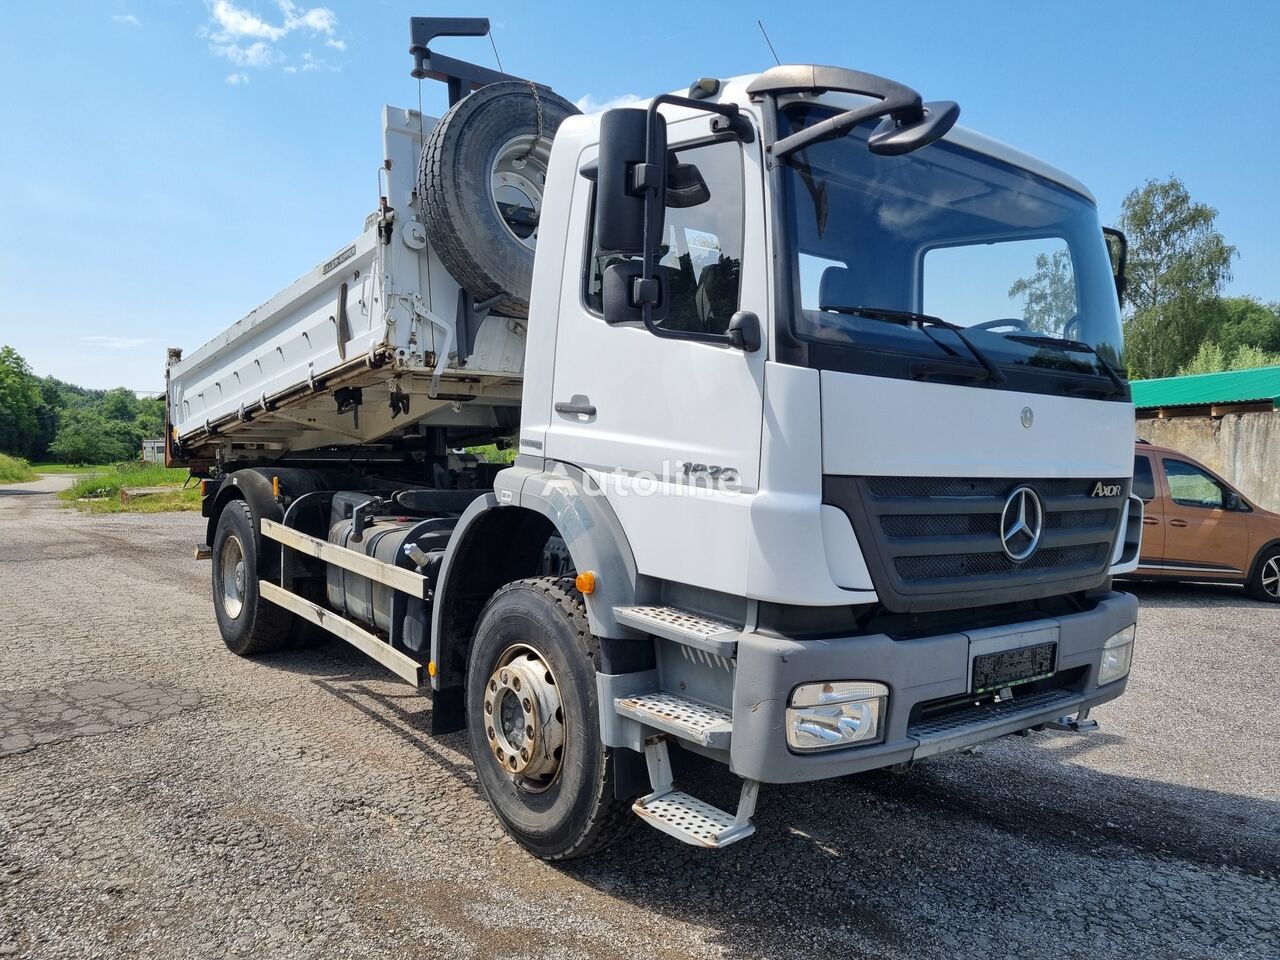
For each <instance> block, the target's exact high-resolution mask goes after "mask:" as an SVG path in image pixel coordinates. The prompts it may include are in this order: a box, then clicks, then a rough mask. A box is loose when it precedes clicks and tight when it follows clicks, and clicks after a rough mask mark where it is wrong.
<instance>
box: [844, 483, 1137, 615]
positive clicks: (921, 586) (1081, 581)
mask: <svg viewBox="0 0 1280 960" xmlns="http://www.w3.org/2000/svg"><path fill="white" fill-rule="evenodd" d="M1099 480H1101V481H1102V485H1103V487H1108V486H1110V485H1112V484H1117V485H1118V489H1119V490H1120V493H1119V494H1118V495H1117V496H1114V497H1094V496H1092V495H1091V494H1092V493H1093V491H1094V490H1095V489H1097V488H1098V483H1099ZM1024 485H1025V486H1029V487H1031V488H1032V489H1033V490H1034V491H1035V492H1036V493H1037V495H1038V496H1039V498H1040V502H1041V504H1042V507H1043V509H1044V524H1043V532H1042V535H1041V538H1040V543H1039V545H1038V547H1037V549H1036V550H1035V552H1033V553H1032V554H1031V556H1029V557H1028V558H1027V559H1025V560H1023V561H1022V562H1016V561H1014V560H1011V559H1010V558H1009V556H1008V555H1007V554H1006V553H1005V552H1004V549H1003V547H1002V544H1001V540H1000V518H1001V513H1002V511H1003V510H1004V507H1005V503H1006V502H1007V500H1008V497H1009V495H1010V494H1011V493H1012V492H1013V491H1014V490H1015V489H1016V488H1017V487H1020V486H1024ZM1128 487H1129V484H1128V481H1127V480H1114V479H1108V478H1099V477H1088V478H1083V477H1082V478H1059V477H1055V478H1044V479H1030V480H1023V479H1018V478H1008V477H826V478H825V479H824V482H823V502H824V503H828V504H832V505H834V506H837V507H839V508H840V509H842V510H843V511H844V512H845V513H846V514H847V515H848V516H849V519H850V521H851V522H852V524H853V527H854V530H855V532H856V533H857V535H858V539H859V542H860V543H861V544H862V546H863V553H864V558H865V559H866V561H867V567H868V569H869V570H870V572H871V576H872V579H873V581H874V582H875V586H876V591H877V593H878V594H879V595H880V597H881V601H882V602H883V603H884V604H885V606H886V607H888V608H889V609H890V610H897V611H917V610H936V609H948V608H952V607H956V606H974V605H978V604H982V603H1000V602H1006V601H1014V600H1027V599H1036V598H1039V597H1046V596H1052V595H1054V594H1060V593H1066V592H1070V591H1073V590H1080V589H1086V588H1088V587H1090V586H1095V585H1096V584H1097V583H1100V582H1101V581H1102V579H1103V578H1104V577H1105V576H1106V571H1107V566H1108V561H1109V560H1110V557H1111V552H1112V546H1113V545H1114V543H1115V537H1116V532H1117V530H1118V528H1119V525H1120V520H1121V516H1122V512H1121V511H1122V509H1123V508H1124V506H1125V504H1126V501H1127V498H1128Z"/></svg>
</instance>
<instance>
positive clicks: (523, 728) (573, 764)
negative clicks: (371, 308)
mask: <svg viewBox="0 0 1280 960" xmlns="http://www.w3.org/2000/svg"><path fill="white" fill-rule="evenodd" d="M598 657H599V643H598V641H597V640H596V638H595V637H594V636H593V635H592V633H591V629H590V626H589V625H588V623H587V614H586V608H585V606H584V605H583V602H582V595H581V594H580V593H578V592H577V591H576V590H575V589H574V587H573V580H572V579H569V578H556V577H542V578H538V579H530V580H519V581H516V582H515V583H511V584H508V585H507V586H505V587H503V588H502V589H501V590H499V591H498V592H497V593H496V594H494V596H493V598H492V599H491V600H490V601H489V603H488V604H487V605H486V606H485V608H484V611H483V612H482V613H481V615H480V621H479V625H478V627H477V628H476V636H475V642H474V643H473V645H472V649H471V658H470V662H469V663H468V666H467V688H466V710H467V736H468V739H469V740H470V742H471V755H472V758H473V760H474V762H475V765H476V773H477V776H478V779H479V781H480V789H481V792H482V793H483V794H484V796H485V799H486V800H488V801H489V805H490V806H491V807H492V808H493V811H494V813H496V814H497V815H498V819H499V821H501V823H502V826H503V827H504V828H505V829H506V831H507V832H508V833H509V834H511V836H512V837H513V838H514V839H515V840H516V841H517V842H519V843H520V844H521V845H522V846H524V847H525V848H526V849H528V850H529V851H531V852H532V853H534V854H536V855H537V856H539V857H542V858H543V859H545V860H562V859H570V858H573V857H584V856H587V855H589V854H592V853H596V852H598V851H600V850H603V849H604V848H605V847H607V846H609V845H610V844H612V843H614V842H615V841H616V840H618V839H620V838H621V837H622V836H624V835H625V834H626V833H627V832H628V831H629V830H630V829H631V827H632V825H633V824H634V822H635V819H636V818H635V815H634V814H633V813H632V812H631V809H630V805H629V804H627V803H624V802H621V801H619V800H617V799H616V798H615V797H614V790H613V780H612V775H611V773H612V764H611V763H610V760H609V753H610V752H609V750H608V748H606V747H605V746H604V745H603V743H602V742H601V739H600V713H599V704H598V701H597V697H596V661H597V659H598ZM530 733H531V735H530Z"/></svg>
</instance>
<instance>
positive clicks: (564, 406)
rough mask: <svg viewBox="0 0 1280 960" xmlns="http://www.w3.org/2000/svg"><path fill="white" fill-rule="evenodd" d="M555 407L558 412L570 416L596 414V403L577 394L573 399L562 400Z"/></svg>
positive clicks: (592, 415)
mask: <svg viewBox="0 0 1280 960" xmlns="http://www.w3.org/2000/svg"><path fill="white" fill-rule="evenodd" d="M555 409H556V413H563V414H566V415H568V416H579V417H594V416H595V415H596V408H595V404H593V403H591V402H590V401H588V400H587V398H586V397H582V396H575V397H574V398H573V399H572V400H561V401H559V402H557V403H556V407H555Z"/></svg>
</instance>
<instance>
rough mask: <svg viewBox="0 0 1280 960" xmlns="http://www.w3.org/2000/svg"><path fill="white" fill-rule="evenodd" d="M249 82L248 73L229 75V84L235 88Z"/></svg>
mask: <svg viewBox="0 0 1280 960" xmlns="http://www.w3.org/2000/svg"><path fill="white" fill-rule="evenodd" d="M248 82H249V75H248V74H247V73H229V74H227V83H229V84H231V85H232V86H233V87H235V86H239V85H240V84H242V83H248Z"/></svg>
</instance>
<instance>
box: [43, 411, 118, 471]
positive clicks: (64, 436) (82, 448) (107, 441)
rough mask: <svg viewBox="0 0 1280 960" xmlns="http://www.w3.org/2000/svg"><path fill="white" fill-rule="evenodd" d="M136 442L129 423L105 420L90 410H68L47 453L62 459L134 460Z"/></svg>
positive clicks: (91, 461) (97, 461) (72, 461)
mask: <svg viewBox="0 0 1280 960" xmlns="http://www.w3.org/2000/svg"><path fill="white" fill-rule="evenodd" d="M139 446H140V439H139V437H138V435H137V431H136V430H135V429H134V427H133V425H132V424H131V423H125V422H123V421H120V420H108V419H106V418H105V417H103V416H102V415H101V414H100V413H98V412H96V411H93V410H72V411H70V412H69V413H68V414H67V415H66V417H65V419H64V422H63V424H62V426H61V427H60V428H59V430H58V435H57V437H56V438H54V441H53V443H52V444H50V445H49V453H50V454H51V455H52V456H53V457H54V458H56V459H57V460H60V461H63V462H64V463H88V464H100V463H119V462H121V461H124V460H137V459H138V454H139Z"/></svg>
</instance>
